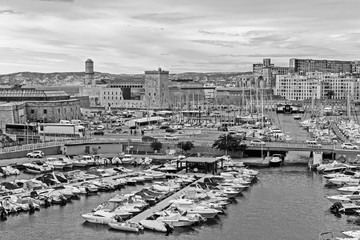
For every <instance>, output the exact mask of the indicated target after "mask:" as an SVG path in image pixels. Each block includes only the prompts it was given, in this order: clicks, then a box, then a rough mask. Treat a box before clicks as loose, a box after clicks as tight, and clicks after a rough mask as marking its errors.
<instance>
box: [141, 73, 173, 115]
mask: <svg viewBox="0 0 360 240" xmlns="http://www.w3.org/2000/svg"><path fill="white" fill-rule="evenodd" d="M144 88H145V96H144V104H145V106H146V108H149V109H167V108H169V107H170V102H169V72H168V71H164V70H162V69H161V68H159V69H158V70H157V71H145V86H144Z"/></svg>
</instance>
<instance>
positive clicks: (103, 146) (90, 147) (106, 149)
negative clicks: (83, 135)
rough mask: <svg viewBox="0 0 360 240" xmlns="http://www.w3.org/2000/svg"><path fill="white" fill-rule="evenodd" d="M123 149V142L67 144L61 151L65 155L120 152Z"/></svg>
mask: <svg viewBox="0 0 360 240" xmlns="http://www.w3.org/2000/svg"><path fill="white" fill-rule="evenodd" d="M122 149H123V144H122V143H85V144H84V143H82V144H66V145H64V146H62V147H61V153H62V154H64V155H87V154H90V155H96V154H106V153H110V154H118V153H121V152H122Z"/></svg>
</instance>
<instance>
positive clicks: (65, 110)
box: [0, 86, 81, 128]
mask: <svg viewBox="0 0 360 240" xmlns="http://www.w3.org/2000/svg"><path fill="white" fill-rule="evenodd" d="M80 116H81V112H80V100H78V99H76V98H71V97H70V95H69V94H67V93H65V92H64V91H50V90H37V89H35V88H22V87H21V86H12V87H10V86H8V87H3V88H1V89H0V122H2V123H9V124H11V123H26V122H52V123H55V122H59V121H60V120H63V119H66V120H71V119H79V118H80ZM1 128H4V124H2V126H1Z"/></svg>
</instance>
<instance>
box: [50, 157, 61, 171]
mask: <svg viewBox="0 0 360 240" xmlns="http://www.w3.org/2000/svg"><path fill="white" fill-rule="evenodd" d="M45 163H46V164H48V165H51V166H53V167H54V169H58V170H62V169H64V167H65V163H63V162H61V161H59V160H57V158H47V159H46V162H45Z"/></svg>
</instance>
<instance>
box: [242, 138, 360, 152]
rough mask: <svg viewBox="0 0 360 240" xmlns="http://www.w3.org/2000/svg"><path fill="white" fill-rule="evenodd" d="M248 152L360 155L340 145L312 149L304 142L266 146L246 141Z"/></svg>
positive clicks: (325, 145)
mask: <svg viewBox="0 0 360 240" xmlns="http://www.w3.org/2000/svg"><path fill="white" fill-rule="evenodd" d="M246 144H247V148H246V149H247V150H260V151H284V152H289V151H303V152H313V151H317V152H331V153H336V154H349V153H351V154H360V150H349V149H342V147H341V145H340V144H323V145H322V146H321V147H312V146H309V145H308V144H306V143H304V142H267V143H266V144H265V145H261V146H260V145H250V141H246Z"/></svg>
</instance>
